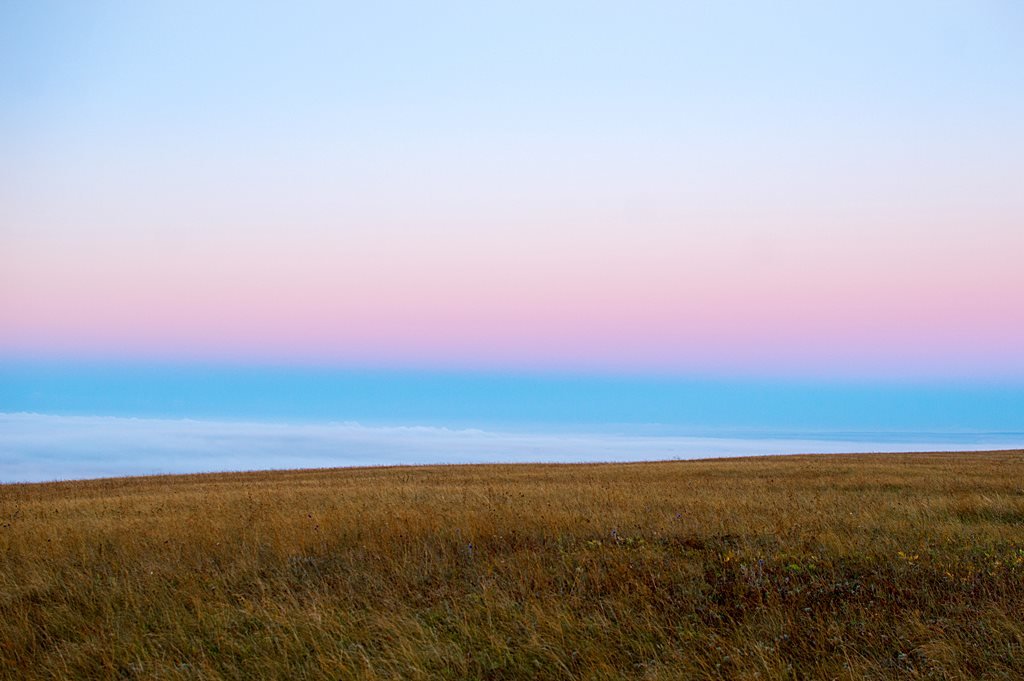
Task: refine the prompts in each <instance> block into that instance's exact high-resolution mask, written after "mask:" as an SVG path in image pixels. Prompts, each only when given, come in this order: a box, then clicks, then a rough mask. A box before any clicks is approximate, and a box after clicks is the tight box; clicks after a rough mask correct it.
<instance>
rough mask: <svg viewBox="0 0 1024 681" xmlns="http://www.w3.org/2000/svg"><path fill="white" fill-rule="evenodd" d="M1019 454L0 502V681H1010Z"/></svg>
mask: <svg viewBox="0 0 1024 681" xmlns="http://www.w3.org/2000/svg"><path fill="white" fill-rule="evenodd" d="M1022 623H1024V452H1021V451H1013V452H992V453H981V454H973V453H972V454H915V455H850V456H816V457H772V458H757V459H742V460H738V459H734V460H717V461H696V462H678V463H652V464H614V465H611V464H610V465H517V466H501V465H492V466H457V467H422V468H380V469H348V470H325V471H294V472H267V473H248V474H217V475H195V476H168V477H151V478H134V479H110V480H99V481H86V482H65V483H50V484H41V485H3V486H0V678H8V679H35V678H54V677H64V678H110V679H157V678H160V679H198V678H210V679H253V678H280V679H343V678H359V679H397V678H403V679H404V678H409V679H433V678H452V679H456V678H457V679H512V678H540V679H545V678H551V679H554V678H581V679H583V678H585V679H617V678H643V679H680V678H750V679H753V678H762V679H782V678H841V679H861V678H1024V624H1022Z"/></svg>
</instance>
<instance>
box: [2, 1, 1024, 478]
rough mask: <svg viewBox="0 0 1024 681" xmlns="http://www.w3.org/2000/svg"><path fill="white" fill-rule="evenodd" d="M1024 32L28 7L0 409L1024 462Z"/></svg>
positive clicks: (889, 15)
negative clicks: (736, 442)
mask: <svg viewBox="0 0 1024 681" xmlns="http://www.w3.org/2000/svg"><path fill="white" fill-rule="evenodd" d="M1022 36H1024V9H1022V7H1021V5H1020V3H1017V2H996V1H988V0H974V1H970V2H967V1H964V2H909V1H908V2H833V3H814V2H771V3H769V2H755V1H748V2H732V3H711V2H706V3H705V2H663V3H660V2H636V3H621V2H618V3H611V2H607V3H605V2H543V3H534V2H517V3H479V2H473V3H470V2H465V3H448V2H442V3H429V4H425V3H408V2H381V3H343V2H329V3H328V2H324V3H319V2H296V3H267V2H244V3H243V2H218V3H209V2H189V1H176V2H161V1H159V0H154V1H153V2H146V3H127V2H105V1H103V0H97V1H96V2H89V3H81V2H53V1H48V0H40V1H38V2H5V3H2V4H0V378H2V379H3V381H4V382H5V383H6V388H5V387H3V385H2V384H0V412H3V413H8V414H15V413H19V412H33V413H39V414H50V415H57V414H63V415H66V416H72V415H77V416H101V417H141V416H146V417H152V418H243V419H244V418H256V417H258V418H260V419H264V420H265V419H272V418H276V419H284V418H289V419H292V420H303V419H305V420H309V419H311V418H325V419H333V420H336V421H338V422H348V421H351V420H353V419H362V420H372V421H375V422H381V423H383V422H388V423H391V424H392V426H395V427H398V425H403V426H409V427H412V426H417V425H431V426H437V427H442V426H447V425H450V424H452V423H467V424H468V423H471V424H474V427H476V426H481V427H484V426H489V425H499V424H507V423H508V422H511V421H515V420H516V419H517V418H518V419H519V420H520V421H521V422H523V423H525V422H529V423H536V422H539V421H544V422H546V423H548V424H549V425H558V424H560V425H562V426H567V425H568V424H574V425H579V424H589V426H596V425H599V424H602V423H620V422H627V423H633V424H639V423H643V424H651V423H667V424H669V425H672V426H673V427H681V426H683V425H687V426H692V427H694V428H700V427H712V426H713V427H715V428H719V427H726V426H729V427H733V428H736V429H741V430H742V429H744V428H777V429H786V428H811V429H814V428H818V429H820V428H854V429H862V430H863V429H869V430H870V429H884V428H896V429H904V430H907V429H910V430H912V429H921V428H930V429H940V430H941V429H946V430H949V429H972V428H973V429H978V430H986V431H999V430H1003V431H1005V430H1024V426H1022V425H1021V421H1020V418H1019V417H1017V416H1016V414H1017V413H1019V412H1021V411H1024V409H1022V407H1024V302H1022V301H1024V267H1021V266H1020V254H1021V253H1024V187H1022V179H1021V178H1024V40H1022ZM232 372H234V373H232ZM239 372H240V373H239ZM126 374H127V375H128V376H134V377H135V378H134V379H128V380H127V381H126V380H125V379H124V375H126ZM175 376H177V377H178V378H174V377H175ZM182 376H184V377H186V378H181V377H182ZM239 376H242V377H241V378H240V377H239ZM309 376H321V379H318V380H320V381H321V383H325V382H326V383H329V384H330V385H332V386H334V387H332V388H330V389H323V390H321V391H320V392H317V391H315V390H313V391H303V390H302V389H301V388H302V386H307V384H306V383H304V381H308V380H313V379H309V378H308V377H309ZM396 376H397V377H399V378H396ZM230 377H233V378H230ZM245 377H248V378H245ZM257 377H258V378H257ZM186 379H187V380H190V381H192V382H191V383H189V384H188V387H182V385H184V383H183V381H185V382H187V380H186ZM89 381H92V383H89ZM247 381H249V383H247ZM396 381H397V383H396ZM616 381H618V383H616ZM253 382H255V384H259V385H260V386H261V389H262V390H264V391H266V394H265V397H264V398H263V402H264V403H266V404H263V403H261V404H263V406H259V405H256V404H255V403H254V399H253V398H252V397H251V395H250V394H249V393H248V392H247V388H246V386H250V385H252V384H253ZM399 384H400V385H402V386H404V387H405V388H406V389H407V390H405V391H404V392H403V391H398V390H396V389H395V386H396V385H399ZM212 385H225V386H226V387H225V388H224V389H222V390H218V389H215V388H210V386H212ZM175 386H177V387H175ZM204 386H205V388H204ZM467 386H474V387H467ZM665 386H669V387H665ZM307 387H308V386H307ZM485 388H487V389H485ZM176 391H177V392H176ZM182 391H183V392H182ZM277 393H281V394H288V395H293V398H292V399H289V400H286V399H284V398H274V395H275V394H277ZM410 394H411V395H414V396H416V397H412V398H410V397H408V395H410ZM90 395H91V397H89V396H90ZM338 395H344V396H347V397H344V399H342V398H340V397H337V396H338ZM594 395H596V397H595V396H594ZM417 400H418V401H417ZM255 402H259V400H255ZM438 404H440V405H447V406H446V407H445V408H443V409H441V408H435V405H438ZM707 404H714V405H719V406H718V407H716V409H718V411H715V410H714V409H711V410H709V409H706V408H703V407H702V406H701V405H707ZM844 404H846V405H850V406H849V407H848V408H847V409H845V410H844V408H843V406H842V405H844ZM147 405H148V406H147ZM268 405H269V406H268ZM537 405H547V408H548V410H549V412H550V413H554V414H561V415H562V417H561V418H560V419H558V418H553V417H544V414H543V413H542V411H543V410H542V409H540V408H539V407H538V406H537ZM574 405H575V406H574ZM766 405H776V406H766ZM778 405H781V406H778ZM801 405H803V412H802V413H804V414H805V415H804V416H803V417H801V416H800V413H801ZM815 405H825V406H824V407H821V408H816V407H815ZM725 413H729V414H730V415H731V416H730V417H729V418H728V419H727V418H725V417H724V416H723V415H722V414H725ZM814 414H819V416H814ZM820 414H824V415H820ZM986 414H988V416H986ZM414 421H415V422H414ZM726 421H728V423H726ZM711 422H713V423H711ZM502 427H504V426H502ZM0 468H2V465H0ZM0 478H2V470H0Z"/></svg>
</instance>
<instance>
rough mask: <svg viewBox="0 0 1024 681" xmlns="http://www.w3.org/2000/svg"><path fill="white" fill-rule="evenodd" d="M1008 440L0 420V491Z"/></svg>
mask: <svg viewBox="0 0 1024 681" xmlns="http://www.w3.org/2000/svg"><path fill="white" fill-rule="evenodd" d="M1019 446H1021V442H1020V437H1019V436H1018V437H1016V438H1013V437H1011V436H1005V437H1001V436H988V435H977V436H971V435H963V434H961V435H958V436H952V435H950V436H922V437H918V438H917V439H916V440H914V441H910V440H908V439H907V438H902V439H900V438H893V437H887V436H877V435H875V436H871V435H868V436H863V437H857V436H850V435H845V436H835V437H830V436H828V435H821V434H815V435H813V436H807V437H770V438H765V437H688V436H679V435H650V434H622V433H562V432H497V431H485V430H476V429H449V428H440V427H433V426H366V425H360V424H358V423H322V424H308V423H306V424H299V423H266V422H233V421H196V420H187V419H183V420H172V419H140V418H119V417H106V416H50V415H43V414H25V413H16V414H0V482H32V481H44V480H62V479H81V478H97V477H107V476H124V475H147V474H157V473H193V472H207V471H238V470H260V469H284V468H320V467H335V466H373V465H396V464H453V463H493V462H596V461H644V460H659V459H701V458H711V457H725V456H751V455H762V454H797V453H840V452H867V451H893V452H896V451H950V450H978V449H999V448H1013V447H1019Z"/></svg>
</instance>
